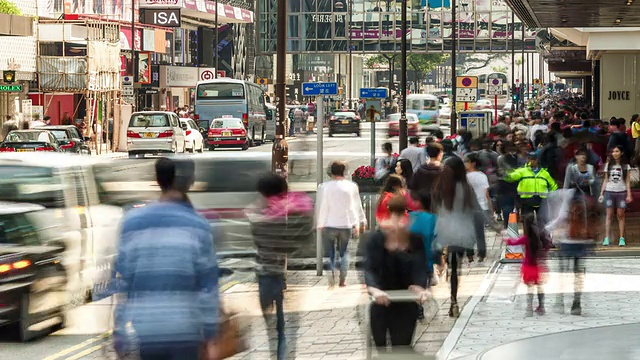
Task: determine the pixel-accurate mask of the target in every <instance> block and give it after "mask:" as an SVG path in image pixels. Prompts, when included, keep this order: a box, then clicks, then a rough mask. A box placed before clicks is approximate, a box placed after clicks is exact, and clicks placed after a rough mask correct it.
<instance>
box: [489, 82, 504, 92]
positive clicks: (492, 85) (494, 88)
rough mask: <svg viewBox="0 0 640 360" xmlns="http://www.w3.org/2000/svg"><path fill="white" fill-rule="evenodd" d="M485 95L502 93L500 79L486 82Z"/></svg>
mask: <svg viewBox="0 0 640 360" xmlns="http://www.w3.org/2000/svg"><path fill="white" fill-rule="evenodd" d="M487 95H502V79H491V80H490V81H489V82H488V83H487Z"/></svg>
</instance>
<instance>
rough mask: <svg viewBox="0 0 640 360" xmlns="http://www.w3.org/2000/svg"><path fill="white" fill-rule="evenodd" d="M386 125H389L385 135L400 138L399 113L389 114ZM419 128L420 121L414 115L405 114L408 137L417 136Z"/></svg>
mask: <svg viewBox="0 0 640 360" xmlns="http://www.w3.org/2000/svg"><path fill="white" fill-rule="evenodd" d="M387 123H388V124H389V127H388V130H387V135H388V136H389V137H392V136H400V113H395V114H390V115H389V116H387ZM419 127H420V120H418V116H417V115H416V114H407V132H408V134H409V136H418V131H419Z"/></svg>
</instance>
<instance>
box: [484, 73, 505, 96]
mask: <svg viewBox="0 0 640 360" xmlns="http://www.w3.org/2000/svg"><path fill="white" fill-rule="evenodd" d="M476 76H477V77H478V98H481V99H482V98H485V97H486V94H487V84H488V83H489V82H490V81H491V80H493V79H500V80H502V95H500V96H498V97H499V98H506V97H508V96H509V91H510V89H509V86H511V82H510V81H509V77H507V74H505V73H501V72H489V73H483V74H478V75H476Z"/></svg>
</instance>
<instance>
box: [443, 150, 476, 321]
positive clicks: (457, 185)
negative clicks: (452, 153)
mask: <svg viewBox="0 0 640 360" xmlns="http://www.w3.org/2000/svg"><path fill="white" fill-rule="evenodd" d="M466 173H467V172H466V169H465V165H464V162H463V161H462V159H460V158H458V157H452V158H449V159H447V161H445V162H444V163H443V167H442V175H440V177H439V178H438V182H437V183H436V186H435V188H434V191H433V193H432V198H433V199H434V201H433V204H434V208H435V209H436V215H437V217H438V219H437V221H436V234H437V238H436V241H437V242H438V244H439V245H440V246H442V247H443V248H444V247H446V248H447V262H448V264H449V271H450V281H451V306H450V308H449V316H451V317H458V316H459V315H460V309H459V307H458V283H459V271H460V267H461V265H462V258H463V256H464V254H465V252H466V251H467V250H469V249H473V247H474V246H475V244H476V233H475V228H474V227H473V226H465V224H467V223H468V221H469V219H473V217H474V215H475V213H476V211H478V210H479V209H480V207H479V205H478V203H477V200H476V197H475V194H474V193H473V188H471V186H470V185H469V183H468V182H467V176H466Z"/></svg>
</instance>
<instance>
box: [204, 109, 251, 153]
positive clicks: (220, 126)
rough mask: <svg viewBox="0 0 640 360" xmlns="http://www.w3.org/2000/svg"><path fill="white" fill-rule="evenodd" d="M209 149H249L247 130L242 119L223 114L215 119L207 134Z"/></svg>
mask: <svg viewBox="0 0 640 360" xmlns="http://www.w3.org/2000/svg"><path fill="white" fill-rule="evenodd" d="M207 142H208V143H209V150H215V149H217V148H241V149H242V150H247V149H248V148H249V143H248V142H247V130H246V129H245V128H244V124H243V123H242V119H240V118H234V117H233V116H230V115H229V116H223V117H221V118H217V119H213V121H211V126H210V127H209V133H208V134H207Z"/></svg>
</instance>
